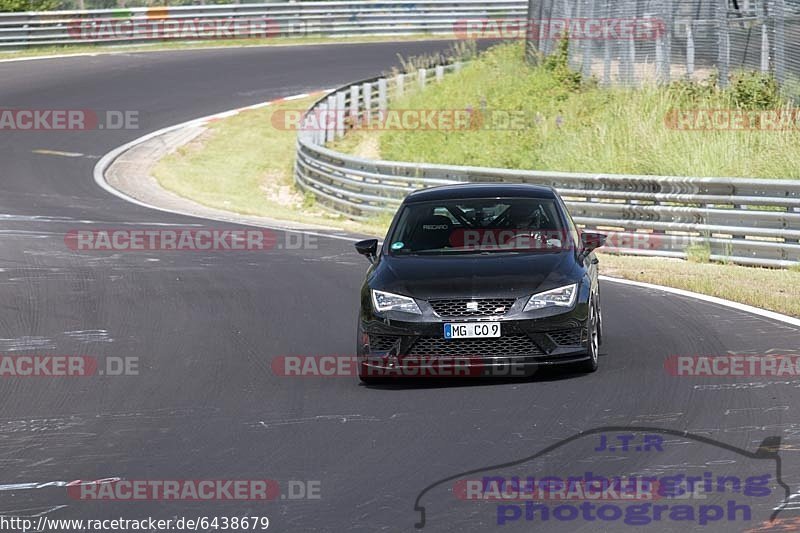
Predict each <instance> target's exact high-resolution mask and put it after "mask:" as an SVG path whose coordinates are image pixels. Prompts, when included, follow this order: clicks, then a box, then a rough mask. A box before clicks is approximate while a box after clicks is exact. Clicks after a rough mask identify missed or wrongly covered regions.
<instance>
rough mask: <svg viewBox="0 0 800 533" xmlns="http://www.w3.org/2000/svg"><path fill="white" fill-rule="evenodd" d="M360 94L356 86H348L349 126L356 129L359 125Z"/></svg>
mask: <svg viewBox="0 0 800 533" xmlns="http://www.w3.org/2000/svg"><path fill="white" fill-rule="evenodd" d="M360 94H361V92H360V91H359V86H358V85H351V86H350V126H351V127H353V128H357V127H358V126H359V124H360V120H361V114H360V113H359V112H358V99H359V95H360Z"/></svg>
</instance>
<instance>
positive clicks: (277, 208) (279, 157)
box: [153, 97, 386, 234]
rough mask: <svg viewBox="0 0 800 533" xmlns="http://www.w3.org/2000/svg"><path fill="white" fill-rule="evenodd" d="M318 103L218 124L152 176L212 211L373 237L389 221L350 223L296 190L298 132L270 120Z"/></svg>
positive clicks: (168, 158)
mask: <svg viewBox="0 0 800 533" xmlns="http://www.w3.org/2000/svg"><path fill="white" fill-rule="evenodd" d="M313 100H314V99H313V97H310V98H306V99H302V100H292V101H290V102H285V103H281V104H278V105H274V106H268V107H265V108H262V109H256V110H248V111H244V112H242V113H239V114H238V115H235V116H233V117H228V118H226V119H223V120H219V121H216V122H213V123H211V124H210V126H209V129H208V131H206V132H205V133H204V134H202V135H201V136H200V137H199V138H197V139H195V140H194V141H193V142H191V143H189V144H187V145H185V146H182V147H181V148H179V149H178V150H176V151H175V152H174V153H172V154H170V155H167V156H166V157H164V158H163V159H161V160H160V161H159V162H158V163H157V164H156V165H155V167H154V168H153V175H154V177H155V178H156V179H157V180H158V182H159V184H160V185H161V186H162V187H164V188H165V189H167V190H169V191H172V192H174V193H176V194H179V195H181V196H184V197H186V198H190V199H192V200H194V201H196V202H198V203H200V204H203V205H206V206H209V207H215V208H218V209H225V210H227V211H233V212H235V213H240V214H244V215H256V216H265V217H271V218H277V219H282V220H292V221H298V222H305V223H308V224H318V225H323V226H330V227H337V228H341V229H345V230H348V231H353V232H358V233H368V234H372V233H373V232H374V228H376V227H380V226H381V225H384V226H385V225H386V221H385V220H382V219H376V220H375V221H369V222H366V223H360V222H354V221H350V220H347V219H346V218H345V217H343V216H340V215H335V214H332V213H330V212H328V211H325V210H323V209H320V208H319V207H316V206H315V205H314V202H313V200H312V199H310V198H306V197H305V196H304V195H302V194H301V193H299V192H298V191H297V190H296V189H295V187H294V181H293V177H292V167H293V164H294V153H295V140H296V138H295V132H293V131H285V130H278V129H276V128H274V127H272V123H271V116H272V113H274V112H276V111H283V110H294V109H305V108H307V107H308V106H310V105H311V104H312V102H313Z"/></svg>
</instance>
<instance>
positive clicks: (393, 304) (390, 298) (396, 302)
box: [372, 289, 422, 315]
mask: <svg viewBox="0 0 800 533" xmlns="http://www.w3.org/2000/svg"><path fill="white" fill-rule="evenodd" d="M372 305H373V306H374V307H375V310H376V311H378V312H384V311H402V312H404V313H413V314H415V315H421V314H422V311H420V310H419V306H418V305H417V302H415V301H414V299H413V298H409V297H408V296H401V295H399V294H393V293H391V292H384V291H376V290H375V289H372Z"/></svg>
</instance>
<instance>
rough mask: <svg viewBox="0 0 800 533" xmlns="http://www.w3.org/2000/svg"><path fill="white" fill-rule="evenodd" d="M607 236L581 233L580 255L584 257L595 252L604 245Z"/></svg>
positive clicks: (589, 232)
mask: <svg viewBox="0 0 800 533" xmlns="http://www.w3.org/2000/svg"><path fill="white" fill-rule="evenodd" d="M606 237H607V235H606V234H605V233H596V232H593V231H583V232H581V246H582V248H583V249H582V250H581V255H582V256H583V257H586V256H587V255H589V254H590V253H592V252H593V251H595V250H597V249H598V248H600V247H601V246H603V245H604V244H605V243H606Z"/></svg>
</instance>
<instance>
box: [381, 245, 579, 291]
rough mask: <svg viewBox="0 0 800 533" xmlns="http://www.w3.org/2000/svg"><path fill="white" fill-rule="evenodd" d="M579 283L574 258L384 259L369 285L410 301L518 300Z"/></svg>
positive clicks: (533, 255) (540, 255)
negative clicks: (505, 298) (455, 298)
mask: <svg viewBox="0 0 800 533" xmlns="http://www.w3.org/2000/svg"><path fill="white" fill-rule="evenodd" d="M580 278H581V274H580V267H579V265H578V263H577V262H576V260H575V256H574V254H572V253H570V252H567V251H564V252H554V253H525V254H505V253H492V254H485V255H469V256H453V255H451V256H403V257H394V256H388V255H385V256H382V257H381V261H380V263H379V264H378V265H377V267H376V268H375V270H374V271H373V275H372V276H371V279H370V281H369V285H370V287H372V288H374V289H379V290H384V291H389V292H394V293H398V294H403V295H407V296H412V297H414V298H420V299H430V298H439V297H442V298H448V297H462V298H470V297H520V296H524V295H527V294H532V293H535V292H540V291H544V290H548V289H552V288H555V287H559V286H562V285H566V284H569V283H574V282H576V281H578V280H579V279H580Z"/></svg>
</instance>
